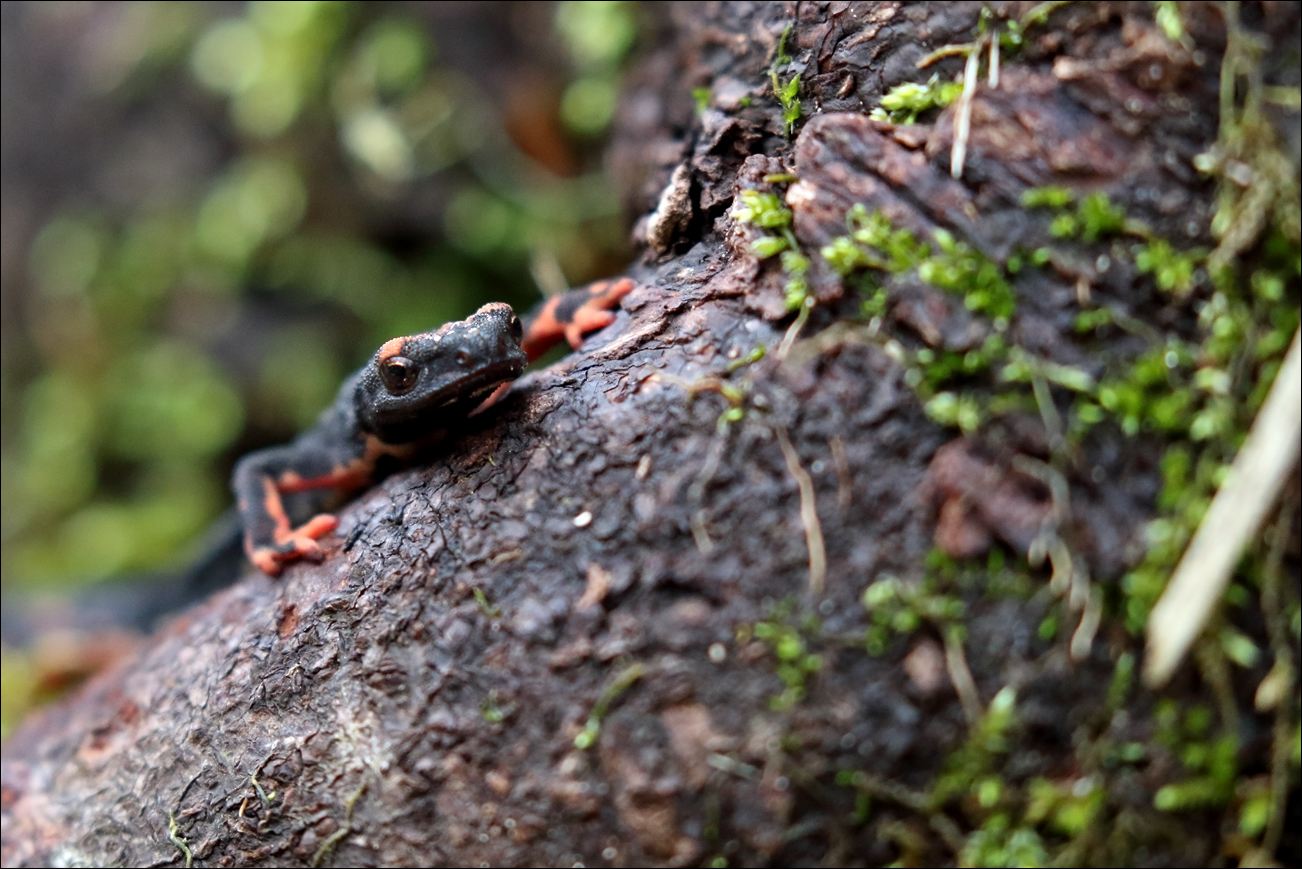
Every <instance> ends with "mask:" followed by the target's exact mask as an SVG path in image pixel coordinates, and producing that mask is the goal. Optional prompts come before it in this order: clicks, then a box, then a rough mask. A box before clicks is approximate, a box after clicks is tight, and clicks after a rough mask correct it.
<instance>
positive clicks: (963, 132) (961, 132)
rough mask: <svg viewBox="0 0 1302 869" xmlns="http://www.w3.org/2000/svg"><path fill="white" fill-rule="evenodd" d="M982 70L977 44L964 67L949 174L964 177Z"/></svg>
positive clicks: (979, 47)
mask: <svg viewBox="0 0 1302 869" xmlns="http://www.w3.org/2000/svg"><path fill="white" fill-rule="evenodd" d="M980 72H981V46H980V45H975V46H973V47H972V51H971V52H969V53H968V56H967V66H966V67H964V69H963V93H962V94H961V95H959V98H958V105H957V106H956V107H955V109H954V149H953V151H951V152H950V157H949V174H950V175H951V176H952V177H953V178H956V179H958V178H962V177H963V164H964V163H965V162H967V137H968V135H969V134H970V133H971V132H972V97H973V96H975V94H976V86H977V75H978V74H979V73H980Z"/></svg>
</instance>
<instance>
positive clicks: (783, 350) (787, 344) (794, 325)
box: [775, 296, 814, 359]
mask: <svg viewBox="0 0 1302 869" xmlns="http://www.w3.org/2000/svg"><path fill="white" fill-rule="evenodd" d="M813 308H814V298H813V296H810V297H808V298H806V299H805V302H804V304H802V305H801V306H800V313H798V314H796V319H794V320H792V321H791V326H790V327H789V328H788V329H787V334H785V335H783V336H782V343H781V344H779V345H778V351H777V353H776V354H775V355H776V356H777V358H778V359H786V358H787V353H788V352H790V351H791V345H792V344H794V343H796V336H797V335H799V334H800V329H801V327H803V326H804V325H805V321H806V320H808V319H809V312H810V311H811V310H813Z"/></svg>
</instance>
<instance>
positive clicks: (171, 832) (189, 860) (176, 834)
mask: <svg viewBox="0 0 1302 869" xmlns="http://www.w3.org/2000/svg"><path fill="white" fill-rule="evenodd" d="M167 838H168V839H170V840H171V841H172V844H173V845H175V846H176V848H177V850H178V851H180V852H181V853H182V854H184V855H185V869H190V867H192V866H193V865H194V854H193V853H191V852H190V845H189V844H188V843H187V841H186V839H185V837H184V836H182V835H181V828H180V827H178V826H177V825H176V816H175V815H173V814H172V813H171V812H168V813H167Z"/></svg>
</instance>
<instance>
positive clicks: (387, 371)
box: [380, 356, 420, 395]
mask: <svg viewBox="0 0 1302 869" xmlns="http://www.w3.org/2000/svg"><path fill="white" fill-rule="evenodd" d="M419 374H420V366H419V365H417V364H416V363H415V362H413V361H411V360H410V359H408V358H407V357H405V356H390V357H389V358H388V359H386V360H384V361H383V362H381V363H380V380H381V381H382V382H383V383H384V388H385V389H387V390H389V393H390V394H391V395H402V394H403V393H404V392H407V391H409V390H410V389H411V388H412V387H413V386H415V385H416V377H417V375H419Z"/></svg>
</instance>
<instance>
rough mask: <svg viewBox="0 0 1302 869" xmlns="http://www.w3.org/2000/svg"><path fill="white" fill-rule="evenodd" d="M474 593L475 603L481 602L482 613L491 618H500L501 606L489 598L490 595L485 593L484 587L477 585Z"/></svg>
mask: <svg viewBox="0 0 1302 869" xmlns="http://www.w3.org/2000/svg"><path fill="white" fill-rule="evenodd" d="M474 595H475V603H477V604H479V611H480V612H481V613H483V614H484V615H486V616H488V617H489V618H490V619H495V618H499V617H500V616H501V615H502V610H501V608H500V607H498V606H496V605H495V604H493V603H492V602H491V601H490V600H489V599H488V595H486V594H484V590H483V589H481V588H479V587H478V586H476V587H475V588H474Z"/></svg>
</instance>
